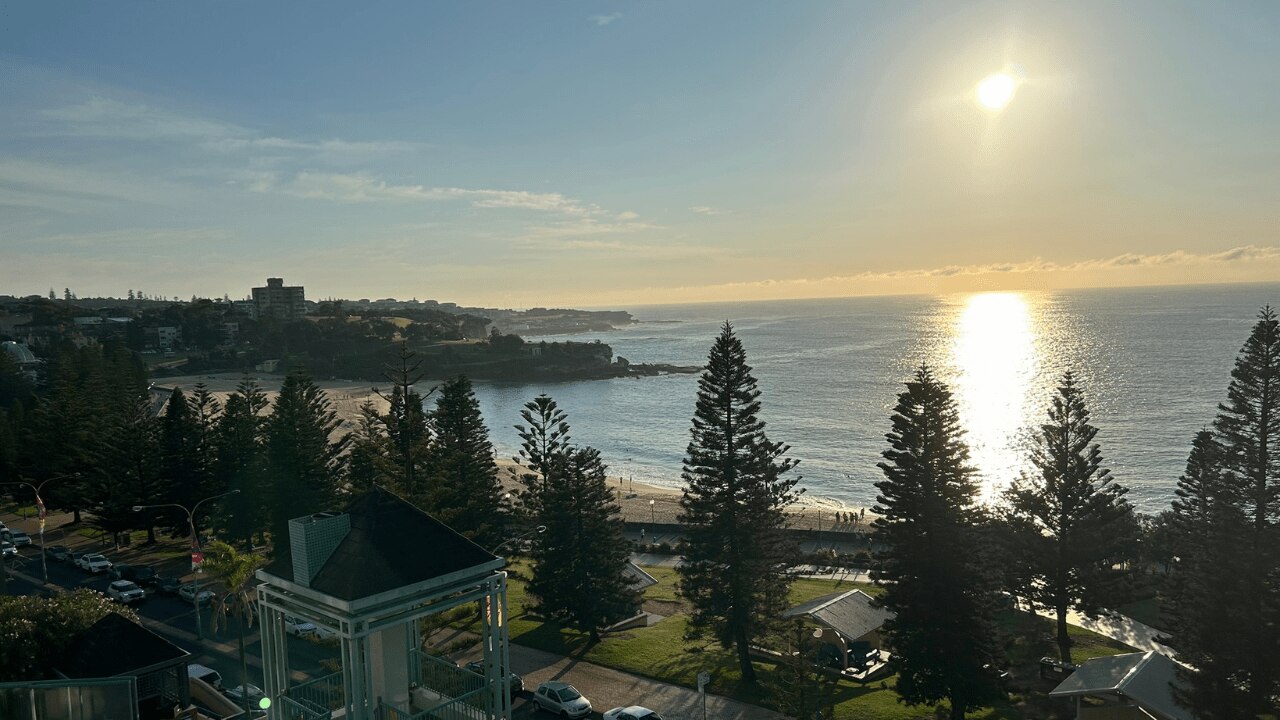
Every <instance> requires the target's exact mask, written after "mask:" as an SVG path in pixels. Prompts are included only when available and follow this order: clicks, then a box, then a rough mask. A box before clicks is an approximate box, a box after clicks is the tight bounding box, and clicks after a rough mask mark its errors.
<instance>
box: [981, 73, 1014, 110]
mask: <svg viewBox="0 0 1280 720" xmlns="http://www.w3.org/2000/svg"><path fill="white" fill-rule="evenodd" d="M1017 89H1018V84H1017V82H1016V81H1014V79H1013V76H1012V75H1006V74H1005V73H997V74H995V75H988V76H987V77H985V78H983V80H982V82H980V83H978V102H980V103H982V106H983V107H985V108H987V109H988V110H1003V109H1004V107H1005V106H1006V105H1008V104H1009V101H1010V100H1012V99H1013V94H1014V92H1015V91H1017Z"/></svg>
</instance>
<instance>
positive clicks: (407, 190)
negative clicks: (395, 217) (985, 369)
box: [250, 172, 602, 218]
mask: <svg viewBox="0 0 1280 720" xmlns="http://www.w3.org/2000/svg"><path fill="white" fill-rule="evenodd" d="M250 187H251V189H252V190H255V191H257V192H278V193H283V194H285V195H292V196H294V197H300V198H307V199H312V200H329V201H333V202H347V203H367V202H444V201H450V200H461V201H466V202H469V203H470V204H471V206H472V207H476V208H508V209H519V210H534V211H539V212H549V213H559V214H562V215H572V216H579V217H583V218H588V217H589V216H592V215H598V214H600V213H601V212H602V211H601V209H600V208H598V207H596V206H594V205H589V204H584V203H581V202H579V201H577V200H574V199H573V198H569V197H566V196H564V195H562V194H560V193H537V192H530V191H527V190H494V189H487V188H457V187H428V186H426V185H401V184H396V183H389V182H387V181H385V180H382V179H379V178H377V177H375V176H373V175H370V174H368V173H317V172H300V173H297V174H296V175H294V176H293V177H292V178H290V179H288V180H284V181H281V180H279V179H278V178H277V177H276V176H273V175H270V174H265V175H259V176H258V177H257V179H256V181H255V182H254V183H252V184H251V186H250Z"/></svg>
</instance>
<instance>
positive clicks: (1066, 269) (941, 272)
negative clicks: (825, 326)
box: [681, 245, 1280, 297]
mask: <svg viewBox="0 0 1280 720" xmlns="http://www.w3.org/2000/svg"><path fill="white" fill-rule="evenodd" d="M1264 263H1268V264H1277V263H1280V247H1276V246H1267V245H1242V246H1239V247H1234V248H1231V249H1229V250H1223V251H1220V252H1212V253H1193V252H1187V251H1184V250H1174V251H1171V252H1167V253H1156V254H1136V253H1125V254H1122V255H1114V256H1111V257H1105V258H1093V259H1088V260H1080V261H1076V262H1065V263H1064V262H1055V261H1051V260H1042V259H1039V258H1036V259H1032V260H1027V261H1023V262H1016V263H986V264H975V265H944V266H939V267H933V268H915V269H906V270H890V271H876V272H872V271H869V272H862V273H855V274H851V275H829V276H826V277H818V278H784V279H766V280H755V281H743V282H732V283H722V284H718V285H711V286H703V287H699V288H681V290H698V291H699V292H700V293H702V294H707V295H724V296H742V295H743V294H747V295H752V294H755V295H758V294H760V293H761V292H762V291H770V292H771V293H772V294H774V295H776V296H778V297H788V296H790V297H802V296H804V294H805V293H806V292H824V293H826V292H830V293H839V292H843V293H849V292H850V291H861V290H862V289H865V288H866V287H867V286H868V285H874V284H875V283H892V282H896V281H910V280H924V281H928V280H943V279H946V278H952V277H960V276H982V275H987V276H992V275H998V276H1014V275H1044V274H1051V273H1079V272H1089V271H1092V272H1103V271H1108V270H1111V271H1122V270H1126V269H1154V268H1163V267H1167V268H1179V267H1181V268H1185V269H1186V271H1193V270H1196V269H1200V268H1203V269H1211V268H1219V269H1226V268H1254V267H1257V266H1259V265H1262V264H1264Z"/></svg>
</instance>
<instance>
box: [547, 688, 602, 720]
mask: <svg viewBox="0 0 1280 720" xmlns="http://www.w3.org/2000/svg"><path fill="white" fill-rule="evenodd" d="M533 699H534V700H537V701H538V706H539V707H541V708H542V709H543V710H547V711H549V712H553V713H555V714H557V715H559V716H560V717H565V718H582V717H586V716H587V715H590V714H591V701H590V700H588V699H586V698H584V697H582V693H580V692H578V689H577V688H575V687H574V686H572V685H570V684H569V683H564V682H544V683H542V684H541V685H539V686H538V690H537V692H535V693H534V694H533Z"/></svg>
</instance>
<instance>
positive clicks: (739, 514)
mask: <svg viewBox="0 0 1280 720" xmlns="http://www.w3.org/2000/svg"><path fill="white" fill-rule="evenodd" d="M759 398H760V390H758V389H757V387H756V379H755V377H754V376H752V374H751V367H750V366H749V365H747V361H746V352H745V351H744V350H743V348H742V343H741V342H740V341H739V340H738V338H737V337H736V336H735V335H734V333H733V326H732V325H730V324H729V323H728V322H726V323H725V324H724V326H723V327H722V328H721V332H720V335H719V337H717V338H716V341H715V344H714V345H713V346H712V348H711V352H710V354H709V355H708V357H707V369H706V371H705V372H703V374H702V377H701V378H700V379H699V381H698V400H697V405H696V407H695V410H694V416H693V429H692V435H693V438H692V440H691V441H690V442H689V446H688V449H687V450H686V454H685V458H684V472H683V473H682V475H681V477H682V478H683V480H684V483H685V489H684V493H683V495H682V497H681V499H680V516H679V521H680V524H681V525H682V526H683V532H684V536H685V552H684V557H685V561H684V563H683V564H681V565H680V566H679V567H678V568H677V571H678V572H679V576H680V592H681V594H682V595H683V596H684V597H685V598H686V599H687V600H689V602H690V603H691V604H692V606H693V612H692V615H691V618H690V621H691V624H692V625H693V627H694V629H695V631H703V630H709V631H711V632H712V633H713V634H714V636H715V638H716V640H718V641H719V642H720V644H721V645H722V646H723V647H726V648H728V647H734V648H736V651H737V656H738V666H739V669H740V670H741V672H742V679H743V680H744V681H746V682H749V683H750V682H755V678H756V673H755V668H754V667H752V665H751V654H750V651H751V645H752V644H753V643H754V642H756V640H757V638H759V637H761V636H762V635H764V634H766V633H767V632H768V631H769V629H770V627H771V625H772V623H773V619H774V618H776V617H778V615H779V614H780V613H781V612H782V611H783V610H784V609H786V606H787V600H788V598H787V595H788V591H789V589H790V584H791V579H792V575H791V572H790V570H789V569H788V568H789V567H790V566H791V565H792V564H793V563H794V560H795V559H796V557H797V555H798V551H797V548H796V546H795V544H794V542H793V541H791V540H790V539H789V537H788V536H787V535H786V534H785V533H784V532H783V530H784V529H785V527H786V514H785V510H786V508H787V507H788V506H789V505H791V504H792V503H794V502H795V500H796V498H797V497H798V493H797V492H795V490H794V488H795V484H796V482H797V480H798V478H796V477H794V476H786V477H784V476H785V475H786V473H787V472H788V471H789V470H791V469H792V468H793V467H795V465H796V463H797V461H796V460H793V459H790V458H786V457H785V455H786V453H787V451H788V450H789V448H788V446H786V445H783V444H782V443H776V442H772V441H770V440H769V439H768V437H767V436H766V435H765V424H764V421H762V420H760V418H759V412H760V400H759Z"/></svg>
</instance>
